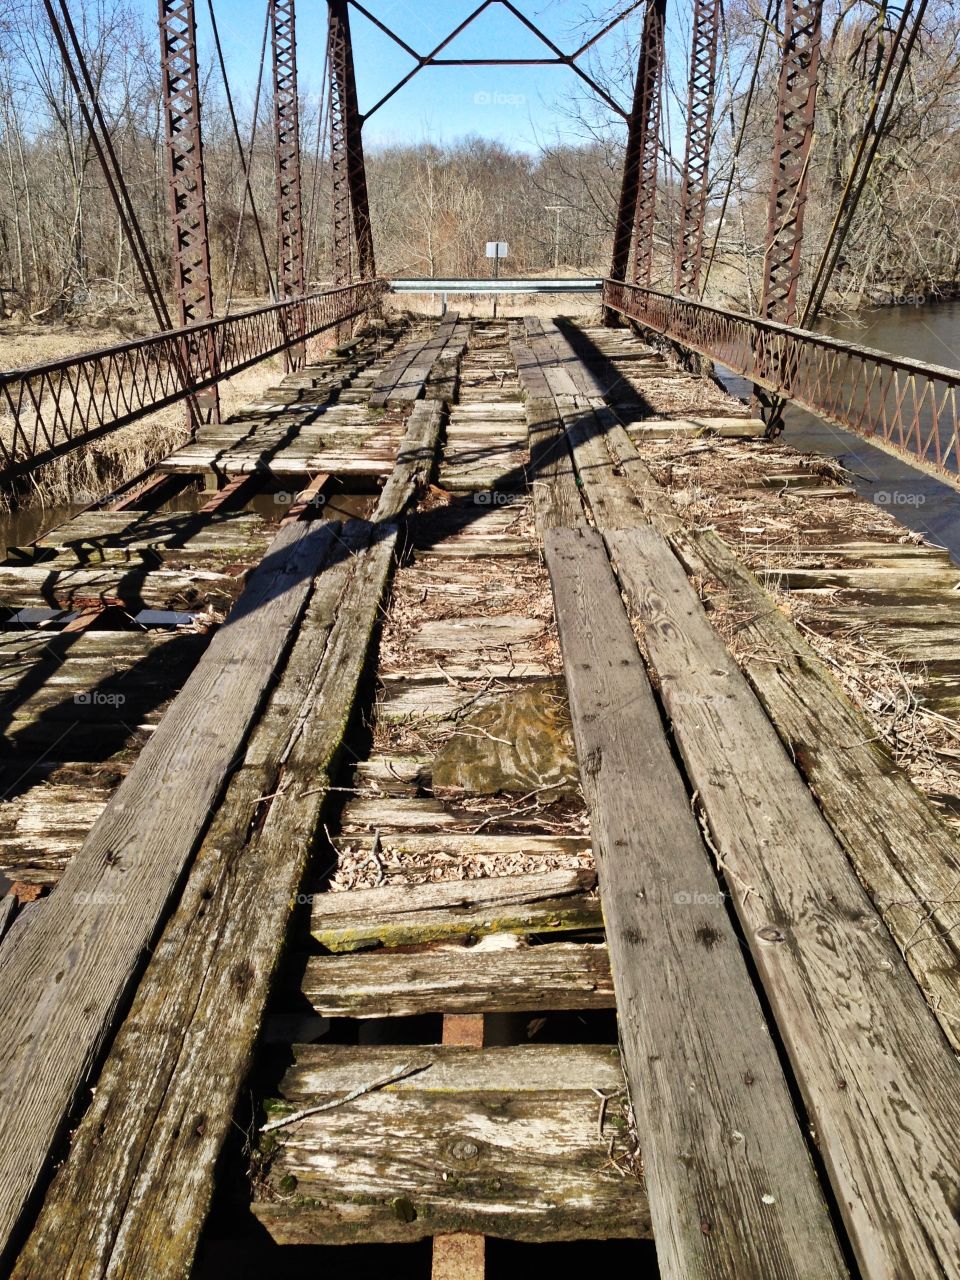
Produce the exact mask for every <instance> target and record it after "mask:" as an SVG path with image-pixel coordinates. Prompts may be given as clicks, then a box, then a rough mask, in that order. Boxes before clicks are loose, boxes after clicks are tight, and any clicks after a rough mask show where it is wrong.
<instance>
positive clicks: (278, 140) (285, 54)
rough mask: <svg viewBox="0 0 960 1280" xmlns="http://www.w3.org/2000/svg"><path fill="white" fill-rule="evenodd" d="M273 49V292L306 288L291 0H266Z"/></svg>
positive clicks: (288, 294)
mask: <svg viewBox="0 0 960 1280" xmlns="http://www.w3.org/2000/svg"><path fill="white" fill-rule="evenodd" d="M270 36H271V42H272V48H273V134H274V167H275V170H276V179H277V295H278V297H279V298H281V299H284V298H299V297H300V296H301V295H302V294H303V293H304V292H305V291H306V273H305V271H304V263H303V195H302V179H301V171H300V107H299V102H298V98H297V31H296V13H295V8H294V0H270Z"/></svg>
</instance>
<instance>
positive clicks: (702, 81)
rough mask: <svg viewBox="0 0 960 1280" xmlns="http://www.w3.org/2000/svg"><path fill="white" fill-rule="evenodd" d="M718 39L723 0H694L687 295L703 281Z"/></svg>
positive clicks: (683, 215) (682, 283)
mask: <svg viewBox="0 0 960 1280" xmlns="http://www.w3.org/2000/svg"><path fill="white" fill-rule="evenodd" d="M719 40H720V0H694V7H693V37H692V40H691V45H690V84H689V89H688V94H687V144H686V150H685V152H684V157H683V181H682V183H681V186H680V241H679V245H678V248H677V265H676V275H675V290H676V292H677V293H678V294H681V295H685V296H687V297H696V296H697V293H698V289H699V284H700V265H701V261H702V259H703V224H704V220H705V218H706V214H707V179H708V174H709V168H710V144H711V142H712V140H713V111H714V103H715V101H716V81H717V46H718V44H719Z"/></svg>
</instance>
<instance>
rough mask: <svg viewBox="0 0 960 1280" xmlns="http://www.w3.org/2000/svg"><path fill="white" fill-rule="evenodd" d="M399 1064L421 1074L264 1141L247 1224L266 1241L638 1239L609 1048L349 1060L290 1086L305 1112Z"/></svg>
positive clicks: (641, 1228) (641, 1232)
mask: <svg viewBox="0 0 960 1280" xmlns="http://www.w3.org/2000/svg"><path fill="white" fill-rule="evenodd" d="M308 1053H309V1051H308ZM347 1055H349V1060H348V1056H347ZM406 1064H413V1065H414V1066H416V1065H425V1066H426V1069H425V1070H423V1071H420V1072H418V1073H417V1074H414V1075H410V1076H408V1077H407V1078H406V1079H404V1080H402V1081H399V1082H398V1083H397V1084H396V1085H388V1086H387V1087H386V1088H380V1089H375V1090H373V1091H370V1092H367V1093H365V1094H363V1095H362V1096H360V1097H358V1098H356V1099H355V1100H353V1101H352V1102H347V1103H345V1104H344V1105H342V1106H335V1107H332V1108H330V1109H329V1110H327V1111H324V1112H320V1113H316V1114H314V1115H312V1116H310V1117H307V1118H306V1119H303V1120H299V1121H295V1122H293V1123H291V1124H290V1125H288V1126H284V1127H282V1128H280V1129H277V1130H274V1132H273V1133H271V1134H269V1135H268V1137H269V1138H270V1139H271V1140H272V1141H270V1142H269V1143H268V1144H267V1156H266V1165H267V1172H266V1177H265V1180H264V1183H263V1184H262V1188H261V1194H260V1198H259V1199H258V1201H256V1202H255V1204H254V1212H255V1213H256V1215H257V1217H258V1218H259V1219H260V1221H261V1222H262V1223H263V1224H264V1226H265V1227H266V1228H267V1230H269V1231H270V1232H271V1234H272V1235H274V1238H275V1239H277V1240H278V1241H282V1242H284V1243H292V1242H293V1241H294V1240H297V1241H298V1242H300V1243H304V1242H306V1241H307V1240H309V1241H311V1242H312V1243H317V1244H319V1243H328V1244H329V1243H346V1242H359V1241H368V1242H387V1241H398V1240H411V1239H418V1238H420V1237H423V1236H429V1235H437V1234H446V1233H448V1232H451V1231H466V1232H474V1233H479V1234H486V1235H495V1236H499V1237H501V1238H505V1239H513V1240H529V1241H534V1240H539V1241H547V1240H569V1239H612V1238H623V1237H627V1238H630V1237H639V1236H648V1235H649V1233H650V1226H649V1212H648V1208H647V1203H646V1196H645V1193H644V1188H643V1183H642V1181H641V1179H640V1177H639V1175H638V1172H637V1171H636V1170H637V1164H636V1160H635V1153H634V1152H633V1150H632V1146H631V1142H632V1139H631V1136H630V1132H629V1126H628V1124H627V1120H626V1116H625V1112H624V1100H625V1099H624V1094H623V1077H622V1072H621V1070H620V1066H619V1056H618V1054H617V1051H616V1049H615V1048H612V1047H607V1046H593V1047H585V1046H549V1047H547V1046H544V1047H543V1048H541V1047H540V1046H536V1047H532V1046H524V1047H522V1048H513V1049H451V1048H450V1047H448V1046H425V1047H423V1048H410V1047H399V1048H397V1047H394V1048H390V1049H377V1048H374V1049H372V1051H371V1052H370V1053H369V1055H368V1053H367V1050H366V1049H363V1050H359V1051H358V1050H356V1049H352V1050H347V1051H346V1054H345V1053H343V1052H342V1051H335V1054H334V1061H333V1062H329V1061H328V1065H327V1066H326V1067H325V1066H324V1055H323V1054H322V1053H320V1054H313V1053H309V1056H308V1065H306V1067H305V1068H304V1065H302V1064H301V1063H298V1065H297V1067H295V1068H293V1069H292V1072H291V1073H290V1074H294V1073H298V1074H299V1079H298V1081H297V1083H296V1084H295V1085H294V1086H293V1087H294V1088H295V1089H297V1090H298V1093H297V1097H298V1099H299V1098H300V1097H301V1094H300V1092H299V1089H300V1087H301V1086H302V1085H303V1084H304V1083H305V1080H304V1075H305V1074H308V1075H309V1077H310V1079H311V1081H312V1083H315V1084H317V1085H318V1086H319V1090H318V1092H316V1093H314V1094H312V1095H306V1096H303V1102H304V1103H306V1105H316V1104H317V1103H320V1104H322V1103H323V1102H324V1101H332V1100H334V1098H335V1097H336V1095H337V1094H338V1093H339V1092H340V1091H341V1090H344V1091H348V1090H349V1089H356V1088H357V1087H360V1086H363V1085H364V1084H366V1083H375V1082H376V1081H377V1080H378V1079H383V1078H384V1075H385V1074H390V1073H391V1071H392V1070H398V1069H401V1068H402V1067H403V1066H404V1065H406ZM348 1081H349V1084H348V1083H347V1082H348ZM597 1091H599V1092H600V1093H602V1094H605V1095H612V1097H610V1100H609V1101H608V1102H607V1103H606V1104H605V1105H603V1106H601V1104H600V1100H599V1098H598V1092H597ZM321 1210H322V1212H321Z"/></svg>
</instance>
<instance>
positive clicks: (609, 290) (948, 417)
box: [604, 280, 960, 480]
mask: <svg viewBox="0 0 960 1280" xmlns="http://www.w3.org/2000/svg"><path fill="white" fill-rule="evenodd" d="M604 303H605V305H606V306H607V307H609V308H611V309H612V310H613V311H616V312H617V313H618V314H619V315H622V316H625V317H627V318H628V319H630V320H635V321H636V322H637V323H638V324H640V325H642V326H643V327H644V328H645V329H649V330H651V331H652V332H653V333H656V334H659V335H660V336H661V337H664V338H667V339H668V340H669V341H670V342H676V343H679V344H680V345H681V346H684V347H686V348H688V349H689V350H691V351H696V352H698V353H699V354H700V355H702V356H706V357H707V358H708V359H710V360H715V361H716V362H717V363H718V364H721V365H723V366H724V367H725V368H727V369H730V370H732V371H733V372H734V373H738V374H742V375H743V376H744V377H745V378H748V379H749V380H750V381H751V382H752V383H754V384H755V385H756V386H759V387H761V388H763V389H764V390H765V391H766V392H767V393H769V394H770V395H771V396H774V397H777V398H781V397H782V398H784V399H787V400H790V401H792V402H793V403H794V404H797V405H800V406H802V407H803V408H804V409H809V410H810V411H811V412H812V413H816V414H818V415H819V416H820V417H821V418H825V419H826V420H827V421H828V422H833V423H836V425H837V426H840V427H846V428H847V430H849V431H854V432H856V433H857V435H860V436H864V437H865V438H866V439H868V440H869V439H879V440H882V441H883V442H884V443H885V444H889V445H893V446H894V447H896V448H898V449H901V450H903V451H904V452H905V453H908V454H909V455H911V457H912V458H914V459H920V460H921V461H922V462H924V463H926V464H928V465H929V466H932V467H934V468H936V469H937V470H938V471H941V472H944V473H946V474H948V475H949V476H951V477H952V478H953V479H954V480H956V478H957V475H958V473H960V371H958V370H956V369H946V368H943V367H942V366H940V365H934V364H927V363H925V362H924V361H921V360H908V359H905V358H901V357H899V356H892V355H889V354H888V353H887V352H884V351H875V350H873V349H872V348H870V347H861V346H858V345H857V344H855V343H852V342H842V341H840V339H838V338H828V337H825V336H824V335H822V334H819V333H813V332H811V331H809V330H806V329H795V328H791V327H790V326H788V325H784V324H779V323H776V322H774V321H770V320H764V319H760V318H757V317H755V316H747V315H742V314H740V313H738V312H736V311H725V310H721V309H720V308H719V307H711V306H708V305H707V304H706V303H703V302H696V301H693V300H691V299H687V298H677V297H675V296H674V295H673V294H669V293H658V292H657V291H656V290H653V289H643V288H639V287H637V286H636V285H629V284H624V283H623V282H622V281H617V280H607V281H605V282H604Z"/></svg>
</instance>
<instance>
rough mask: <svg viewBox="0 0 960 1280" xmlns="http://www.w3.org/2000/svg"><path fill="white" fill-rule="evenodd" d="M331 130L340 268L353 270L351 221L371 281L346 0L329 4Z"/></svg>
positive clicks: (360, 267) (361, 269) (361, 270)
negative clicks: (347, 248) (348, 246)
mask: <svg viewBox="0 0 960 1280" xmlns="http://www.w3.org/2000/svg"><path fill="white" fill-rule="evenodd" d="M328 5H329V17H330V27H329V68H330V127H331V140H332V152H331V154H332V160H333V177H334V220H335V236H334V241H335V247H336V248H337V251H338V252H337V255H336V260H335V263H336V267H339V269H340V270H341V271H348V270H349V258H348V255H347V254H345V253H344V252H343V246H344V244H345V242H346V241H347V240H348V239H349V235H350V227H351V221H352V228H353V238H354V243H355V245H356V266H357V274H358V276H359V277H360V279H361V280H372V279H373V277H374V276H375V275H376V274H377V266H376V258H375V255H374V251H373V232H372V228H371V225H370V201H369V197H368V194H367V173H366V168H365V166H364V159H363V132H362V131H363V118H362V117H361V115H360V107H359V103H358V100H357V81H356V74H355V71H354V64H353V43H352V40H351V36H350V13H349V7H348V4H347V0H328Z"/></svg>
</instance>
